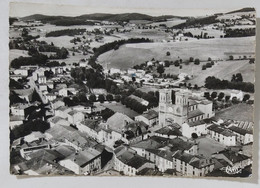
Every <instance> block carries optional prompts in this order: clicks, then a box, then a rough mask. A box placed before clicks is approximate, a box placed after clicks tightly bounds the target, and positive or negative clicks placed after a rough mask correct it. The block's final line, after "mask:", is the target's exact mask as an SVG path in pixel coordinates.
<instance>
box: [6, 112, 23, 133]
mask: <svg viewBox="0 0 260 188" xmlns="http://www.w3.org/2000/svg"><path fill="white" fill-rule="evenodd" d="M23 120H24V117H23V116H13V115H10V116H9V127H10V129H11V130H12V129H13V128H15V127H17V126H19V125H21V124H23Z"/></svg>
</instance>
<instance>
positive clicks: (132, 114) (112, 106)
mask: <svg viewBox="0 0 260 188" xmlns="http://www.w3.org/2000/svg"><path fill="white" fill-rule="evenodd" d="M101 105H102V106H104V107H106V108H109V109H111V110H113V111H114V112H119V113H123V114H126V115H127V116H129V117H130V118H133V117H135V116H137V115H139V114H138V113H137V112H135V111H133V110H131V109H130V108H127V107H126V106H124V105H122V104H121V103H115V104H112V103H108V104H105V103H104V104H101Z"/></svg>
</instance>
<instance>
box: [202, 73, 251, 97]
mask: <svg viewBox="0 0 260 188" xmlns="http://www.w3.org/2000/svg"><path fill="white" fill-rule="evenodd" d="M205 87H206V88H208V89H237V90H241V91H245V92H250V93H253V92H254V84H253V83H251V82H242V81H241V82H236V81H233V82H232V81H228V80H220V79H218V78H215V77H214V76H209V77H207V78H206V80H205Z"/></svg>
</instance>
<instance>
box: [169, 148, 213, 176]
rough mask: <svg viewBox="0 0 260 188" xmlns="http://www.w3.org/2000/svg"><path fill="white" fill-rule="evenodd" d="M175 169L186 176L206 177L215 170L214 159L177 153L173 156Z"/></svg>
mask: <svg viewBox="0 0 260 188" xmlns="http://www.w3.org/2000/svg"><path fill="white" fill-rule="evenodd" d="M172 157H173V169H176V170H177V171H178V172H180V173H181V174H183V175H185V176H205V175H206V174H208V173H210V172H212V171H213V170H214V162H213V160H212V159H208V158H205V157H203V156H198V155H191V154H188V153H185V152H182V151H177V152H176V153H175V154H174V155H173V156H172Z"/></svg>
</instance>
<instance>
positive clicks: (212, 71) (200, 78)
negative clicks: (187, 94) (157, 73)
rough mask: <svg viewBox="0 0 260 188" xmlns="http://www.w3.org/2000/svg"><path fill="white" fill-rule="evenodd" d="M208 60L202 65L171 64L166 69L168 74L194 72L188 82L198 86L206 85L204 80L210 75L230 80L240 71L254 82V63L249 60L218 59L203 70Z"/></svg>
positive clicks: (246, 80)
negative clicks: (177, 65)
mask: <svg viewBox="0 0 260 188" xmlns="http://www.w3.org/2000/svg"><path fill="white" fill-rule="evenodd" d="M206 63H207V62H201V63H200V65H195V64H194V63H190V64H189V65H185V64H183V65H182V69H181V70H180V69H179V67H175V66H173V65H172V66H170V67H169V68H167V69H166V70H165V73H166V74H168V73H170V74H175V75H176V74H179V72H182V73H187V74H192V75H193V79H191V80H189V81H188V83H191V84H197V85H198V86H202V85H204V81H205V79H206V78H207V77H208V76H215V77H217V78H219V79H226V80H230V79H231V77H232V75H233V74H236V73H238V72H240V73H241V74H242V75H243V80H244V81H245V82H254V74H253V73H254V64H249V63H248V60H237V61H217V63H215V65H213V66H212V67H211V68H207V69H206V70H202V68H201V67H202V65H204V64H206Z"/></svg>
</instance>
